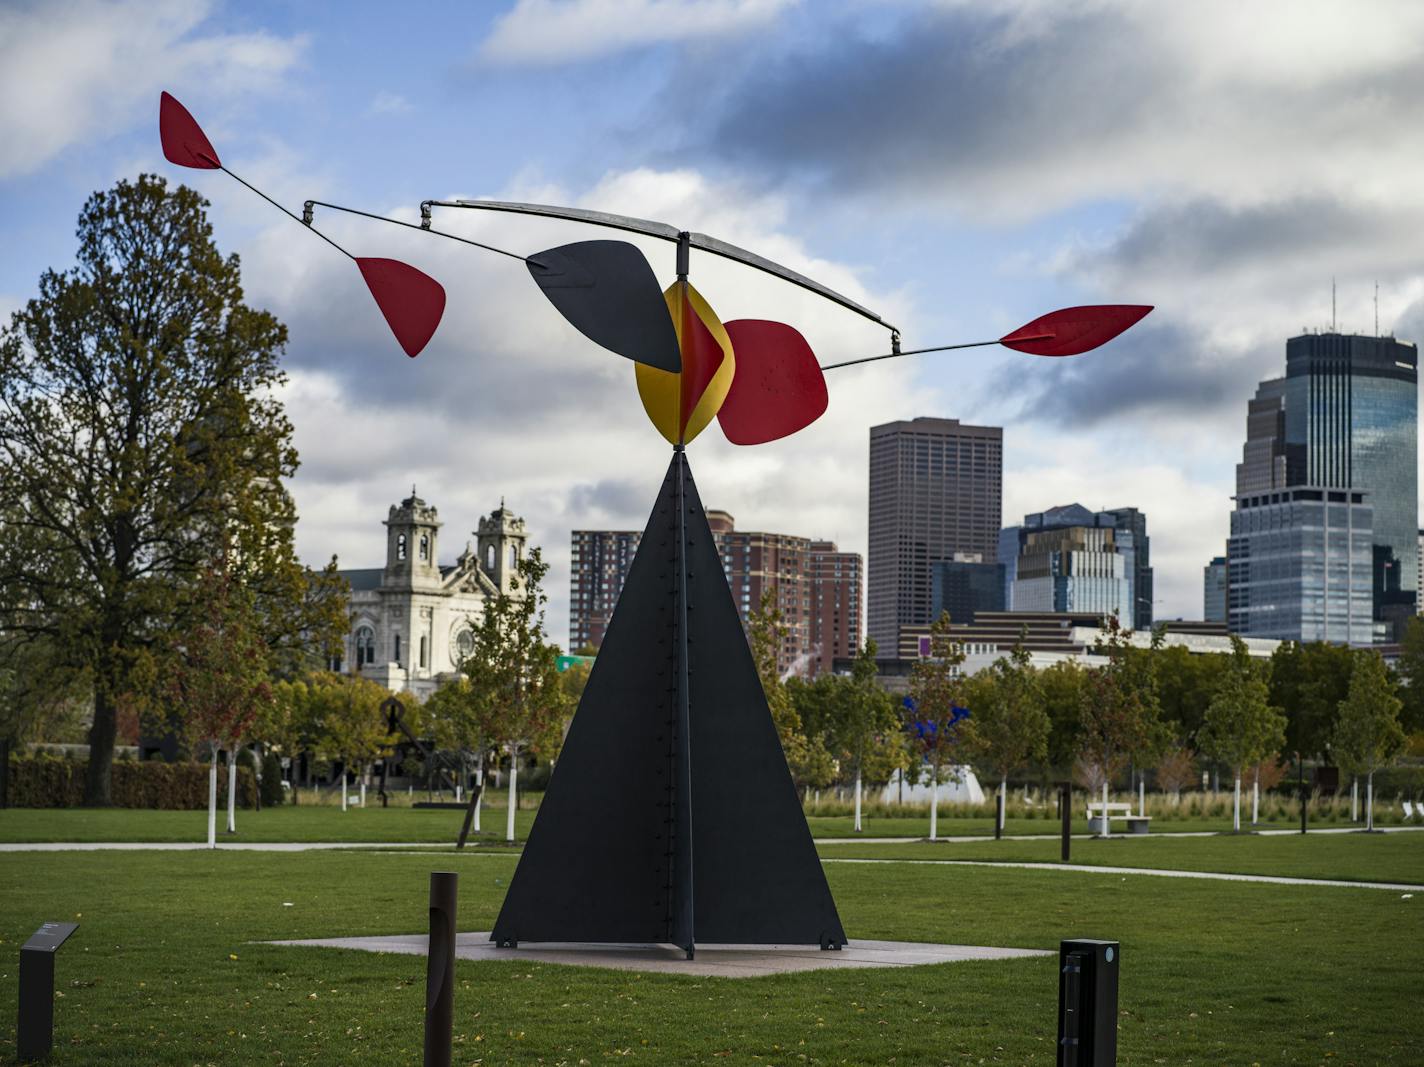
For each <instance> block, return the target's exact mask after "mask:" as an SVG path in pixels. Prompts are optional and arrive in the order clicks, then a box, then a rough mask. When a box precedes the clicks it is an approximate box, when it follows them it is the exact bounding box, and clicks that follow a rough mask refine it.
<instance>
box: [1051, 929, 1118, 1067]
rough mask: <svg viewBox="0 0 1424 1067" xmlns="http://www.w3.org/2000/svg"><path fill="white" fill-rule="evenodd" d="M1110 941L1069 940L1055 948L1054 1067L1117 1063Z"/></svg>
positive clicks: (1114, 949) (1114, 958)
mask: <svg viewBox="0 0 1424 1067" xmlns="http://www.w3.org/2000/svg"><path fill="white" fill-rule="evenodd" d="M1120 955H1121V946H1120V945H1119V944H1118V943H1117V942H1116V941H1091V940H1081V939H1080V940H1073V941H1064V942H1062V943H1060V945H1059V947H1058V1059H1057V1064H1058V1067H1114V1065H1115V1064H1116V1063H1117V977H1118V967H1119V963H1118V958H1119V956H1120Z"/></svg>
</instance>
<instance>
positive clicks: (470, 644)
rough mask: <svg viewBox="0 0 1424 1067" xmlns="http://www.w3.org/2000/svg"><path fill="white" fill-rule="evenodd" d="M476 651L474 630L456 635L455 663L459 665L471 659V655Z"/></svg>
mask: <svg viewBox="0 0 1424 1067" xmlns="http://www.w3.org/2000/svg"><path fill="white" fill-rule="evenodd" d="M474 650H475V634H474V631H473V630H461V631H460V632H459V633H457V634H456V635H455V663H456V665H459V664H460V663H463V662H464V661H465V660H467V659H469V658H470V654H471V653H472V652H474Z"/></svg>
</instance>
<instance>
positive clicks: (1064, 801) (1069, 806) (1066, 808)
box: [1058, 785, 1073, 863]
mask: <svg viewBox="0 0 1424 1067" xmlns="http://www.w3.org/2000/svg"><path fill="white" fill-rule="evenodd" d="M1058 810H1059V812H1060V813H1061V814H1062V816H1063V862H1064V863H1068V862H1069V859H1068V854H1069V851H1070V846H1071V844H1072V840H1073V787H1072V786H1070V785H1065V786H1064V787H1063V788H1062V790H1060V791H1059V794H1058Z"/></svg>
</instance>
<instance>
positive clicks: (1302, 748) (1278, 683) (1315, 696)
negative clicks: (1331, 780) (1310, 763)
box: [1270, 641, 1353, 760]
mask: <svg viewBox="0 0 1424 1067" xmlns="http://www.w3.org/2000/svg"><path fill="white" fill-rule="evenodd" d="M1352 666H1353V663H1352V660H1351V656H1350V650H1349V649H1348V648H1345V647H1343V646H1341V645H1329V644H1326V643H1324V642H1323V641H1315V642H1311V643H1309V644H1304V645H1303V644H1299V643H1297V642H1294V641H1286V642H1283V643H1282V644H1281V646H1280V647H1279V648H1277V649H1276V651H1275V652H1274V653H1273V654H1272V655H1271V677H1270V686H1271V703H1272V704H1274V705H1275V706H1276V707H1278V708H1280V709H1281V710H1282V711H1283V712H1285V716H1286V742H1285V744H1286V750H1287V751H1289V752H1296V753H1299V754H1300V755H1302V756H1305V757H1307V758H1310V757H1316V758H1318V759H1324V760H1328V759H1329V758H1330V741H1331V738H1332V737H1333V736H1334V733H1335V719H1336V716H1337V715H1338V714H1339V710H1340V702H1341V701H1342V700H1344V699H1345V695H1346V693H1347V692H1348V691H1349V688H1350V673H1351V669H1352Z"/></svg>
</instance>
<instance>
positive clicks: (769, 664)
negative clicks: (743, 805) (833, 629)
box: [747, 590, 835, 791]
mask: <svg viewBox="0 0 1424 1067" xmlns="http://www.w3.org/2000/svg"><path fill="white" fill-rule="evenodd" d="M789 632H790V628H789V627H788V626H787V625H786V623H785V622H784V621H783V619H782V616H781V609H780V608H778V607H777V606H776V594H775V593H773V592H772V591H771V590H767V591H765V592H764V593H762V597H761V606H760V608H759V609H758V610H756V611H753V612H752V613H751V617H750V619H749V620H748V626H747V638H748V640H749V641H750V643H751V648H752V659H753V661H754V662H755V663H756V669H757V677H758V678H760V679H761V688H762V692H763V693H765V694H766V704H767V707H768V708H769V709H770V710H771V721H772V722H773V723H774V724H775V726H776V733H777V736H778V737H779V738H780V739H781V751H782V753H783V754H784V755H785V756H786V765H787V768H788V769H789V770H790V771H791V778H792V780H793V781H794V782H795V783H796V787H797V789H798V790H799V791H804V790H805V789H806V788H807V787H808V786H810V787H819V786H823V785H826V784H828V783H829V782H830V781H831V780H832V777H833V776H834V774H835V768H834V761H833V760H832V759H831V754H830V753H829V752H827V751H826V746H825V743H824V741H823V739H822V738H821V737H820V735H815V736H808V734H807V731H806V728H805V725H804V723H803V722H802V717H801V713H800V711H799V709H798V707H797V701H796V699H795V697H794V696H793V686H796V685H798V684H799V682H800V680H799V679H796V678H792V679H785V678H783V677H782V676H781V671H780V670H779V668H778V665H777V654H778V652H779V651H780V650H781V646H782V643H783V642H784V641H785V640H786V635H787V634H788V633H789Z"/></svg>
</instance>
